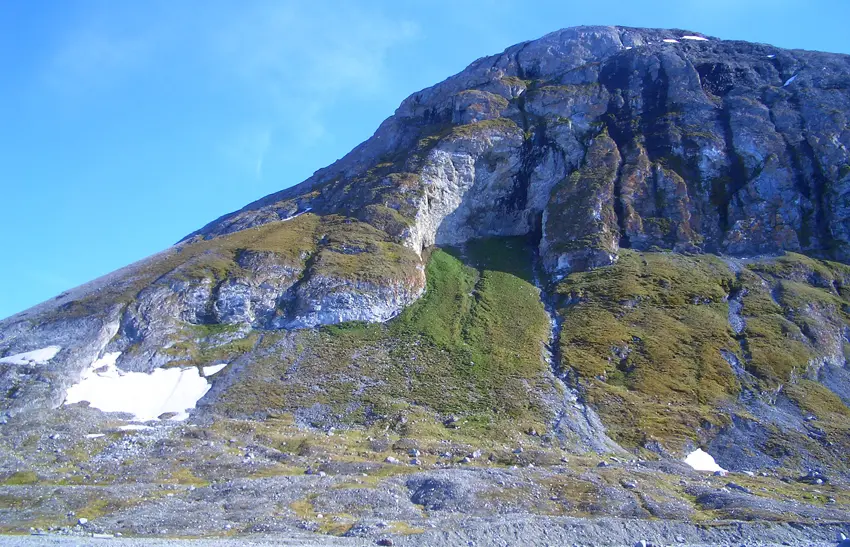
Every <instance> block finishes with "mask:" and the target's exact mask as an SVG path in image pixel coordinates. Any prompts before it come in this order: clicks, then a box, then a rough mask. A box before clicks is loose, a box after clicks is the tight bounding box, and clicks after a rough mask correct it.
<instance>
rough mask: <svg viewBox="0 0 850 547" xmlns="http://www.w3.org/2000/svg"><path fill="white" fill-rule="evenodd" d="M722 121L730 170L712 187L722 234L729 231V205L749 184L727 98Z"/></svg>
mask: <svg viewBox="0 0 850 547" xmlns="http://www.w3.org/2000/svg"><path fill="white" fill-rule="evenodd" d="M720 121H721V124H722V125H723V137H724V141H725V144H726V156H727V157H728V158H729V161H730V164H729V172H728V175H727V176H726V177H721V178H720V179H719V180H717V181H715V184H713V185H712V188H711V199H712V201H713V202H714V205H715V207H717V216H718V221H719V224H720V234H721V237H723V234H725V233H726V232H728V231H729V206H730V204H731V203H732V199H733V198H734V197H735V194H737V193H738V191H739V190H740V189H741V188H743V187H744V186H746V184H747V179H748V177H747V168H746V166H745V165H744V160H743V159H741V156H740V155H739V154H738V151H737V150H736V149H735V140H734V134H733V131H732V113H731V111H730V109H729V106H728V105H727V104H726V102H725V100H724V102H723V107H722V108H721V109H720Z"/></svg>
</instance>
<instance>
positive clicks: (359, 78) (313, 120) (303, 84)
mask: <svg viewBox="0 0 850 547" xmlns="http://www.w3.org/2000/svg"><path fill="white" fill-rule="evenodd" d="M303 6H304V4H302V3H299V4H294V3H289V4H274V5H273V7H272V8H271V9H266V8H268V6H266V7H265V8H264V9H255V10H253V11H247V12H244V13H242V14H241V15H240V17H239V18H238V19H237V20H234V21H231V22H230V24H227V25H222V26H219V27H217V28H216V31H215V32H214V33H213V35H212V36H211V41H210V47H211V57H210V59H212V60H214V62H216V63H219V65H218V70H220V71H223V72H225V73H228V74H232V75H234V76H235V77H237V78H239V79H240V81H241V82H242V84H243V85H244V87H245V88H246V90H249V91H248V93H250V94H252V95H253V97H254V100H256V101H260V102H262V103H264V104H265V105H266V107H267V108H268V110H269V114H270V115H269V117H268V119H267V120H266V121H267V125H266V127H264V128H263V129H261V130H260V131H261V132H263V133H265V134H267V135H268V134H271V133H276V134H278V135H280V137H281V138H280V141H282V142H286V143H287V146H288V147H290V149H291V148H292V147H293V146H295V147H302V148H303V147H309V146H312V145H315V144H316V143H318V142H319V141H321V139H322V138H323V137H325V136H326V135H327V130H326V127H325V126H326V120H325V119H324V115H325V113H326V112H327V109H328V107H329V106H331V105H333V104H334V103H335V102H336V101H338V100H339V99H340V98H341V97H343V96H347V97H351V96H355V97H370V96H375V95H378V94H380V93H381V92H382V91H383V90H384V89H385V87H386V84H387V81H386V80H387V73H386V57H387V55H388V53H389V52H390V50H391V48H393V47H395V46H397V45H398V44H400V43H403V42H405V41H407V40H411V39H413V38H415V36H416V35H417V32H418V29H417V27H416V25H415V24H414V23H411V22H409V21H403V20H396V19H393V18H391V17H386V16H384V15H382V14H380V13H375V12H370V11H365V10H362V9H355V8H353V7H349V8H341V9H337V10H330V9H326V8H319V9H315V8H314V9H309V10H308V9H306V8H305V7H303ZM238 138H242V137H238ZM272 146H273V143H269V142H268V141H266V144H265V146H263V147H262V149H261V151H259V152H258V154H261V155H264V154H265V153H267V152H268V151H269V148H270V147H272ZM257 165H258V166H261V165H262V157H260V158H258V159H257ZM259 173H260V170H259V169H258V175H259Z"/></svg>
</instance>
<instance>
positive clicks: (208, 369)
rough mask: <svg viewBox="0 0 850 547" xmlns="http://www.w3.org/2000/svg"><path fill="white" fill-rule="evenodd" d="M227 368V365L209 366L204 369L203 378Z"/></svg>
mask: <svg viewBox="0 0 850 547" xmlns="http://www.w3.org/2000/svg"><path fill="white" fill-rule="evenodd" d="M226 366H227V363H219V364H217V365H210V366H208V367H204V376H212V375H213V374H216V373H217V372H220V371H221V370H223V369H224V367H226Z"/></svg>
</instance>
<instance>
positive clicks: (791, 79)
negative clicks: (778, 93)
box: [782, 74, 797, 87]
mask: <svg viewBox="0 0 850 547" xmlns="http://www.w3.org/2000/svg"><path fill="white" fill-rule="evenodd" d="M796 79H797V75H796V74H794V75H793V76H791V77H790V78H788V81H787V82H785V84H784V85H783V86H782V87H788V86H789V85H791V83H792V82H793V81H794V80H796Z"/></svg>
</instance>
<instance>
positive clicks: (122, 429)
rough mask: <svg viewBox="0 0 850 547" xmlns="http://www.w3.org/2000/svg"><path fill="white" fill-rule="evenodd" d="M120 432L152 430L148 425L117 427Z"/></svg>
mask: <svg viewBox="0 0 850 547" xmlns="http://www.w3.org/2000/svg"><path fill="white" fill-rule="evenodd" d="M118 429H120V430H121V431H143V430H145V429H153V428H152V427H151V426H149V425H141V424H127V425H122V426H121V427H119V428H118Z"/></svg>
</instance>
